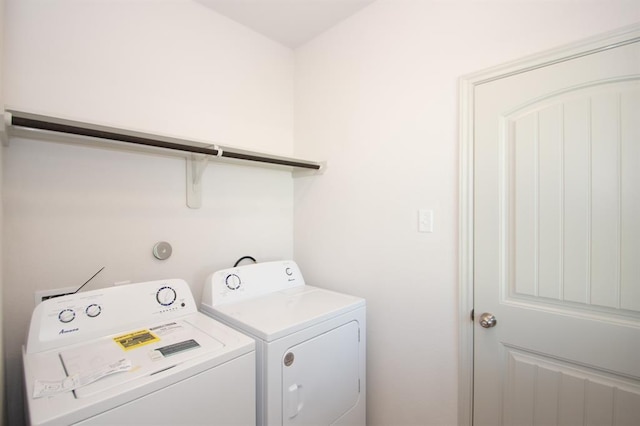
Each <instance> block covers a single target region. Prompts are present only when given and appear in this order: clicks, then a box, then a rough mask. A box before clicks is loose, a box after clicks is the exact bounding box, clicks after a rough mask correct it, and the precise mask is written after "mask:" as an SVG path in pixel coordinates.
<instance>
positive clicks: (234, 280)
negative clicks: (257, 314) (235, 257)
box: [224, 274, 242, 290]
mask: <svg viewBox="0 0 640 426" xmlns="http://www.w3.org/2000/svg"><path fill="white" fill-rule="evenodd" d="M224 283H225V284H226V285H227V288H228V289H229V290H237V289H239V288H240V284H242V281H240V277H239V276H237V275H236V274H229V275H227V278H225V279H224Z"/></svg>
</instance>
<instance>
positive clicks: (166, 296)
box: [156, 286, 178, 306]
mask: <svg viewBox="0 0 640 426" xmlns="http://www.w3.org/2000/svg"><path fill="white" fill-rule="evenodd" d="M177 297H178V295H177V294H176V291H175V290H174V289H172V288H171V287H169V286H164V287H160V289H159V290H158V292H157V293H156V300H157V301H158V303H159V304H161V305H162V306H171V305H172V304H173V302H175V301H176V298H177Z"/></svg>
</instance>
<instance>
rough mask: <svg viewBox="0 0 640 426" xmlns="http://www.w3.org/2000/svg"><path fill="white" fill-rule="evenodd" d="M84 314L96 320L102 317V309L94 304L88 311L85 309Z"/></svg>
mask: <svg viewBox="0 0 640 426" xmlns="http://www.w3.org/2000/svg"><path fill="white" fill-rule="evenodd" d="M84 312H85V314H87V316H88V317H91V318H95V317H97V316H98V315H100V312H102V308H101V307H100V305H98V304H97V303H92V304H91V305H89V306H87V309H85V310H84Z"/></svg>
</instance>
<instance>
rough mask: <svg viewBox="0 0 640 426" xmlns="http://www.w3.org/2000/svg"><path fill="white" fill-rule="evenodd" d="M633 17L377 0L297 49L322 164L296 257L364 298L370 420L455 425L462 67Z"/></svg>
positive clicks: (310, 129) (575, 9)
mask: <svg viewBox="0 0 640 426" xmlns="http://www.w3.org/2000/svg"><path fill="white" fill-rule="evenodd" d="M639 21H640V7H639V5H638V2H637V1H636V0H633V1H619V0H601V1H588V0H587V1H562V0H558V1H533V0H531V1H517V2H515V1H514V2H506V1H500V0H487V1H471V0H469V1H463V0H460V1H428V0H413V1H411V0H379V1H378V2H376V3H374V4H372V5H371V6H369V7H368V8H366V9H365V10H363V11H362V12H360V13H359V14H357V15H355V16H354V17H352V18H351V19H349V20H347V21H345V22H343V23H342V24H341V25H339V26H337V27H335V28H334V29H332V30H331V31H329V32H327V33H325V34H323V35H321V36H320V37H318V38H317V39H315V40H313V41H312V42H310V43H308V44H307V45H305V46H303V47H302V48H300V49H298V50H297V51H296V87H295V114H296V120H295V129H296V130H295V140H296V146H295V148H296V155H299V156H307V157H313V158H321V159H326V160H328V164H329V166H328V169H327V171H326V173H325V174H324V175H323V176H320V177H313V178H304V179H299V180H296V182H295V215H294V220H295V230H294V238H295V240H294V250H295V258H296V260H297V261H298V263H299V264H300V267H301V269H302V270H303V271H304V272H305V279H306V280H307V281H308V282H309V283H310V284H316V285H320V286H325V287H329V288H333V289H336V290H339V291H344V292H347V293H353V294H356V295H360V296H363V297H365V298H366V299H367V303H368V333H367V338H368V352H367V354H368V360H367V361H368V372H367V374H368V376H367V380H368V385H367V392H368V422H367V423H368V424H369V425H396V426H400V425H455V424H457V406H456V403H457V398H458V395H457V386H456V384H457V356H458V352H457V333H458V324H457V315H458V314H457V303H458V294H457V286H458V283H457V248H458V247H457V238H458V236H457V220H458V203H457V199H458V198H457V197H458V178H457V176H458V134H457V132H458V127H457V126H458V122H457V112H458V111H457V108H458V93H457V80H458V78H459V77H460V76H462V75H464V74H468V73H471V72H475V71H479V70H481V69H483V68H486V67H490V66H493V65H498V64H500V63H503V62H507V61H511V60H514V59H517V58H519V57H522V56H524V55H527V54H531V53H535V52H538V51H541V50H545V49H549V48H553V47H556V46H557V45H561V44H564V43H568V42H571V41H574V40H578V39H581V38H585V37H589V36H592V35H595V34H597V33H600V32H604V31H608V30H612V29H615V28H618V27H621V26H625V25H629V24H632V23H635V22H639ZM419 208H428V209H433V210H434V213H435V231H434V232H433V233H432V234H426V233H418V232H417V210H418V209H419Z"/></svg>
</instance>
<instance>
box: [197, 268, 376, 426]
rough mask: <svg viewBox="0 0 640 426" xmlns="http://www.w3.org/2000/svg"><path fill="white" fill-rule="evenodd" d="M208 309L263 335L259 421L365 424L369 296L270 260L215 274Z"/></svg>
mask: <svg viewBox="0 0 640 426" xmlns="http://www.w3.org/2000/svg"><path fill="white" fill-rule="evenodd" d="M201 310H202V311H203V312H204V313H206V314H209V315H211V316H212V317H213V318H216V319H218V320H220V321H222V322H224V323H226V324H228V325H230V326H231V327H233V328H235V329H237V330H239V331H241V332H243V333H245V334H248V335H250V336H252V337H253V338H254V339H256V361H257V369H256V373H257V380H256V386H257V393H256V395H257V420H258V421H257V423H258V425H260V426H262V425H270V426H274V425H358V426H364V425H365V419H366V391H365V389H366V352H365V350H366V344H365V328H366V323H365V310H366V305H365V300H364V299H361V298H359V297H354V296H349V295H346V294H341V293H336V292H333V291H329V290H325V289H321V288H318V287H313V286H308V285H305V282H304V279H303V277H302V274H301V273H300V270H299V268H298V266H297V265H296V264H295V262H293V261H281V262H266V263H258V264H252V265H247V266H240V267H235V268H231V269H225V270H222V271H218V272H215V273H213V274H212V275H210V276H209V277H208V278H207V281H206V283H205V287H204V290H203V300H202V303H201Z"/></svg>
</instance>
